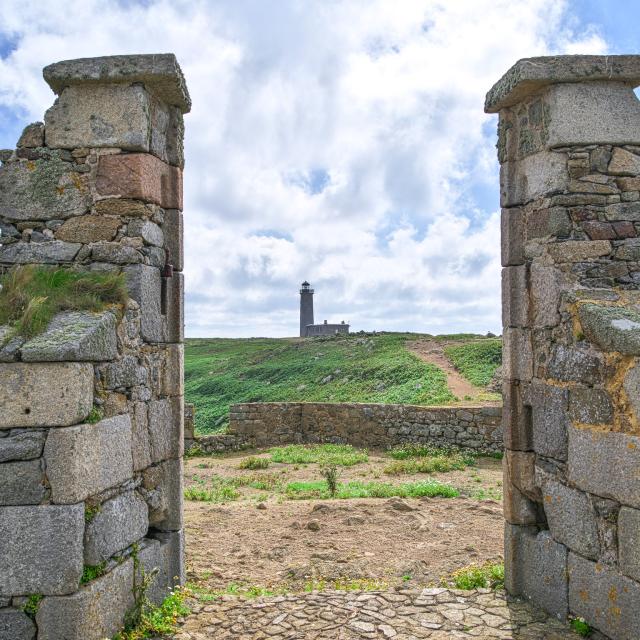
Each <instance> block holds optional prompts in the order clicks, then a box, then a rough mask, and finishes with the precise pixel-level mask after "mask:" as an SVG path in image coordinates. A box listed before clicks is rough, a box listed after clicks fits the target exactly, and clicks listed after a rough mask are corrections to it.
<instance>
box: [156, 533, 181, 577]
mask: <svg viewBox="0 0 640 640" xmlns="http://www.w3.org/2000/svg"><path fill="white" fill-rule="evenodd" d="M156 538H157V539H158V540H160V544H161V545H162V547H163V552H164V556H165V562H166V567H167V575H168V577H169V588H170V589H173V588H174V587H177V586H179V585H182V584H184V583H185V580H186V575H185V566H184V531H182V530H180V531H166V532H159V533H157V534H156Z"/></svg>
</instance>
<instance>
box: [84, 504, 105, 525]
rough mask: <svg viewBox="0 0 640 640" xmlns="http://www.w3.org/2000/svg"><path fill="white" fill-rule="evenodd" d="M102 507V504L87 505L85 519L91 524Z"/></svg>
mask: <svg viewBox="0 0 640 640" xmlns="http://www.w3.org/2000/svg"><path fill="white" fill-rule="evenodd" d="M100 509H101V506H100V505H96V506H92V505H86V506H85V508H84V521H85V522H86V523H87V524H89V523H90V522H91V521H92V520H93V519H94V518H95V517H96V516H97V515H98V514H99V513H100Z"/></svg>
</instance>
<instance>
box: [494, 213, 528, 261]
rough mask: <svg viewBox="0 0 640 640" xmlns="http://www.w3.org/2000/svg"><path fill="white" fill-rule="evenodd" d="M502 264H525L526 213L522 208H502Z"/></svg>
mask: <svg viewBox="0 0 640 640" xmlns="http://www.w3.org/2000/svg"><path fill="white" fill-rule="evenodd" d="M500 231H501V237H502V239H501V247H502V266H503V267H506V266H513V265H520V264H524V215H523V213H522V209H520V208H518V207H513V208H511V209H502V213H501V218H500Z"/></svg>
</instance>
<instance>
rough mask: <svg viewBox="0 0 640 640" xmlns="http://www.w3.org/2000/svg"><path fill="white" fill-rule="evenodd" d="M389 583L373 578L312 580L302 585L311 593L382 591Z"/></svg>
mask: <svg viewBox="0 0 640 640" xmlns="http://www.w3.org/2000/svg"><path fill="white" fill-rule="evenodd" d="M388 588H389V583H388V582H385V581H383V580H376V579H375V578H336V579H329V578H312V579H311V580H308V581H307V582H305V584H304V590H305V591H306V592H307V593H309V592H311V591H384V590H385V589H388Z"/></svg>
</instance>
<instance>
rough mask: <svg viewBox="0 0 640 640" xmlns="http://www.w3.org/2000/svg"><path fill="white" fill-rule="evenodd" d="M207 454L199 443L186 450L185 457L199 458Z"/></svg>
mask: <svg viewBox="0 0 640 640" xmlns="http://www.w3.org/2000/svg"><path fill="white" fill-rule="evenodd" d="M204 455H206V454H205V452H204V451H203V450H202V447H201V446H200V445H199V444H192V445H191V446H190V447H189V448H188V449H187V450H186V451H185V452H184V457H185V458H199V457H201V456H204Z"/></svg>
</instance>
